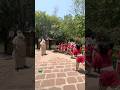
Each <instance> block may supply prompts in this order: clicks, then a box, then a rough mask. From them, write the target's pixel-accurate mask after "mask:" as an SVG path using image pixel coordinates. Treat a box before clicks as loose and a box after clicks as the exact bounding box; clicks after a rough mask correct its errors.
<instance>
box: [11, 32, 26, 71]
mask: <svg viewBox="0 0 120 90" xmlns="http://www.w3.org/2000/svg"><path fill="white" fill-rule="evenodd" d="M13 46H14V48H13V59H14V60H15V68H16V70H17V71H18V70H19V69H24V68H28V67H27V66H26V59H25V58H26V44H25V37H24V35H23V34H22V32H21V31H17V36H16V37H15V38H14V39H13Z"/></svg>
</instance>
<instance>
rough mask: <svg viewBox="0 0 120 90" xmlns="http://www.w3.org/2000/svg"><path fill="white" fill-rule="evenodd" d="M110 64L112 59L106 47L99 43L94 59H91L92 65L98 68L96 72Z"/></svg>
mask: <svg viewBox="0 0 120 90" xmlns="http://www.w3.org/2000/svg"><path fill="white" fill-rule="evenodd" d="M111 65H112V60H111V58H110V57H109V55H108V48H107V47H105V46H103V45H99V52H97V53H96V55H95V58H94V61H93V66H94V68H95V70H96V69H98V71H97V72H98V73H100V69H101V68H104V67H108V66H111Z"/></svg>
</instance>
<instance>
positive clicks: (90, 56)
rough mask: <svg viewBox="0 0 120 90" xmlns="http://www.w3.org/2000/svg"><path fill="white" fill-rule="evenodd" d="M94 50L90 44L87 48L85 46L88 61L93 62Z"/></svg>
mask: <svg viewBox="0 0 120 90" xmlns="http://www.w3.org/2000/svg"><path fill="white" fill-rule="evenodd" d="M92 52H93V48H92V47H91V46H90V45H88V46H87V47H86V48H85V55H86V57H85V58H86V61H87V62H88V63H92Z"/></svg>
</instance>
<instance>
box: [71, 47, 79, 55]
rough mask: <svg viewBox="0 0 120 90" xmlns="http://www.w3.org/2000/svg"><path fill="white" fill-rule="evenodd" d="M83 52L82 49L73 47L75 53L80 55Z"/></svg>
mask: <svg viewBox="0 0 120 90" xmlns="http://www.w3.org/2000/svg"><path fill="white" fill-rule="evenodd" d="M80 53H81V49H77V48H74V49H73V55H78V54H80Z"/></svg>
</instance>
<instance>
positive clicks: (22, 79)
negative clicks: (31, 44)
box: [0, 55, 35, 90]
mask: <svg viewBox="0 0 120 90" xmlns="http://www.w3.org/2000/svg"><path fill="white" fill-rule="evenodd" d="M3 58H4V59H3ZM26 59H27V65H29V66H30V69H25V70H20V71H19V72H16V71H15V69H14V67H15V66H14V64H15V62H14V60H13V59H7V60H6V56H4V57H3V55H0V90H34V89H35V87H34V81H35V78H34V73H33V72H34V58H28V57H27V58H26Z"/></svg>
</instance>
